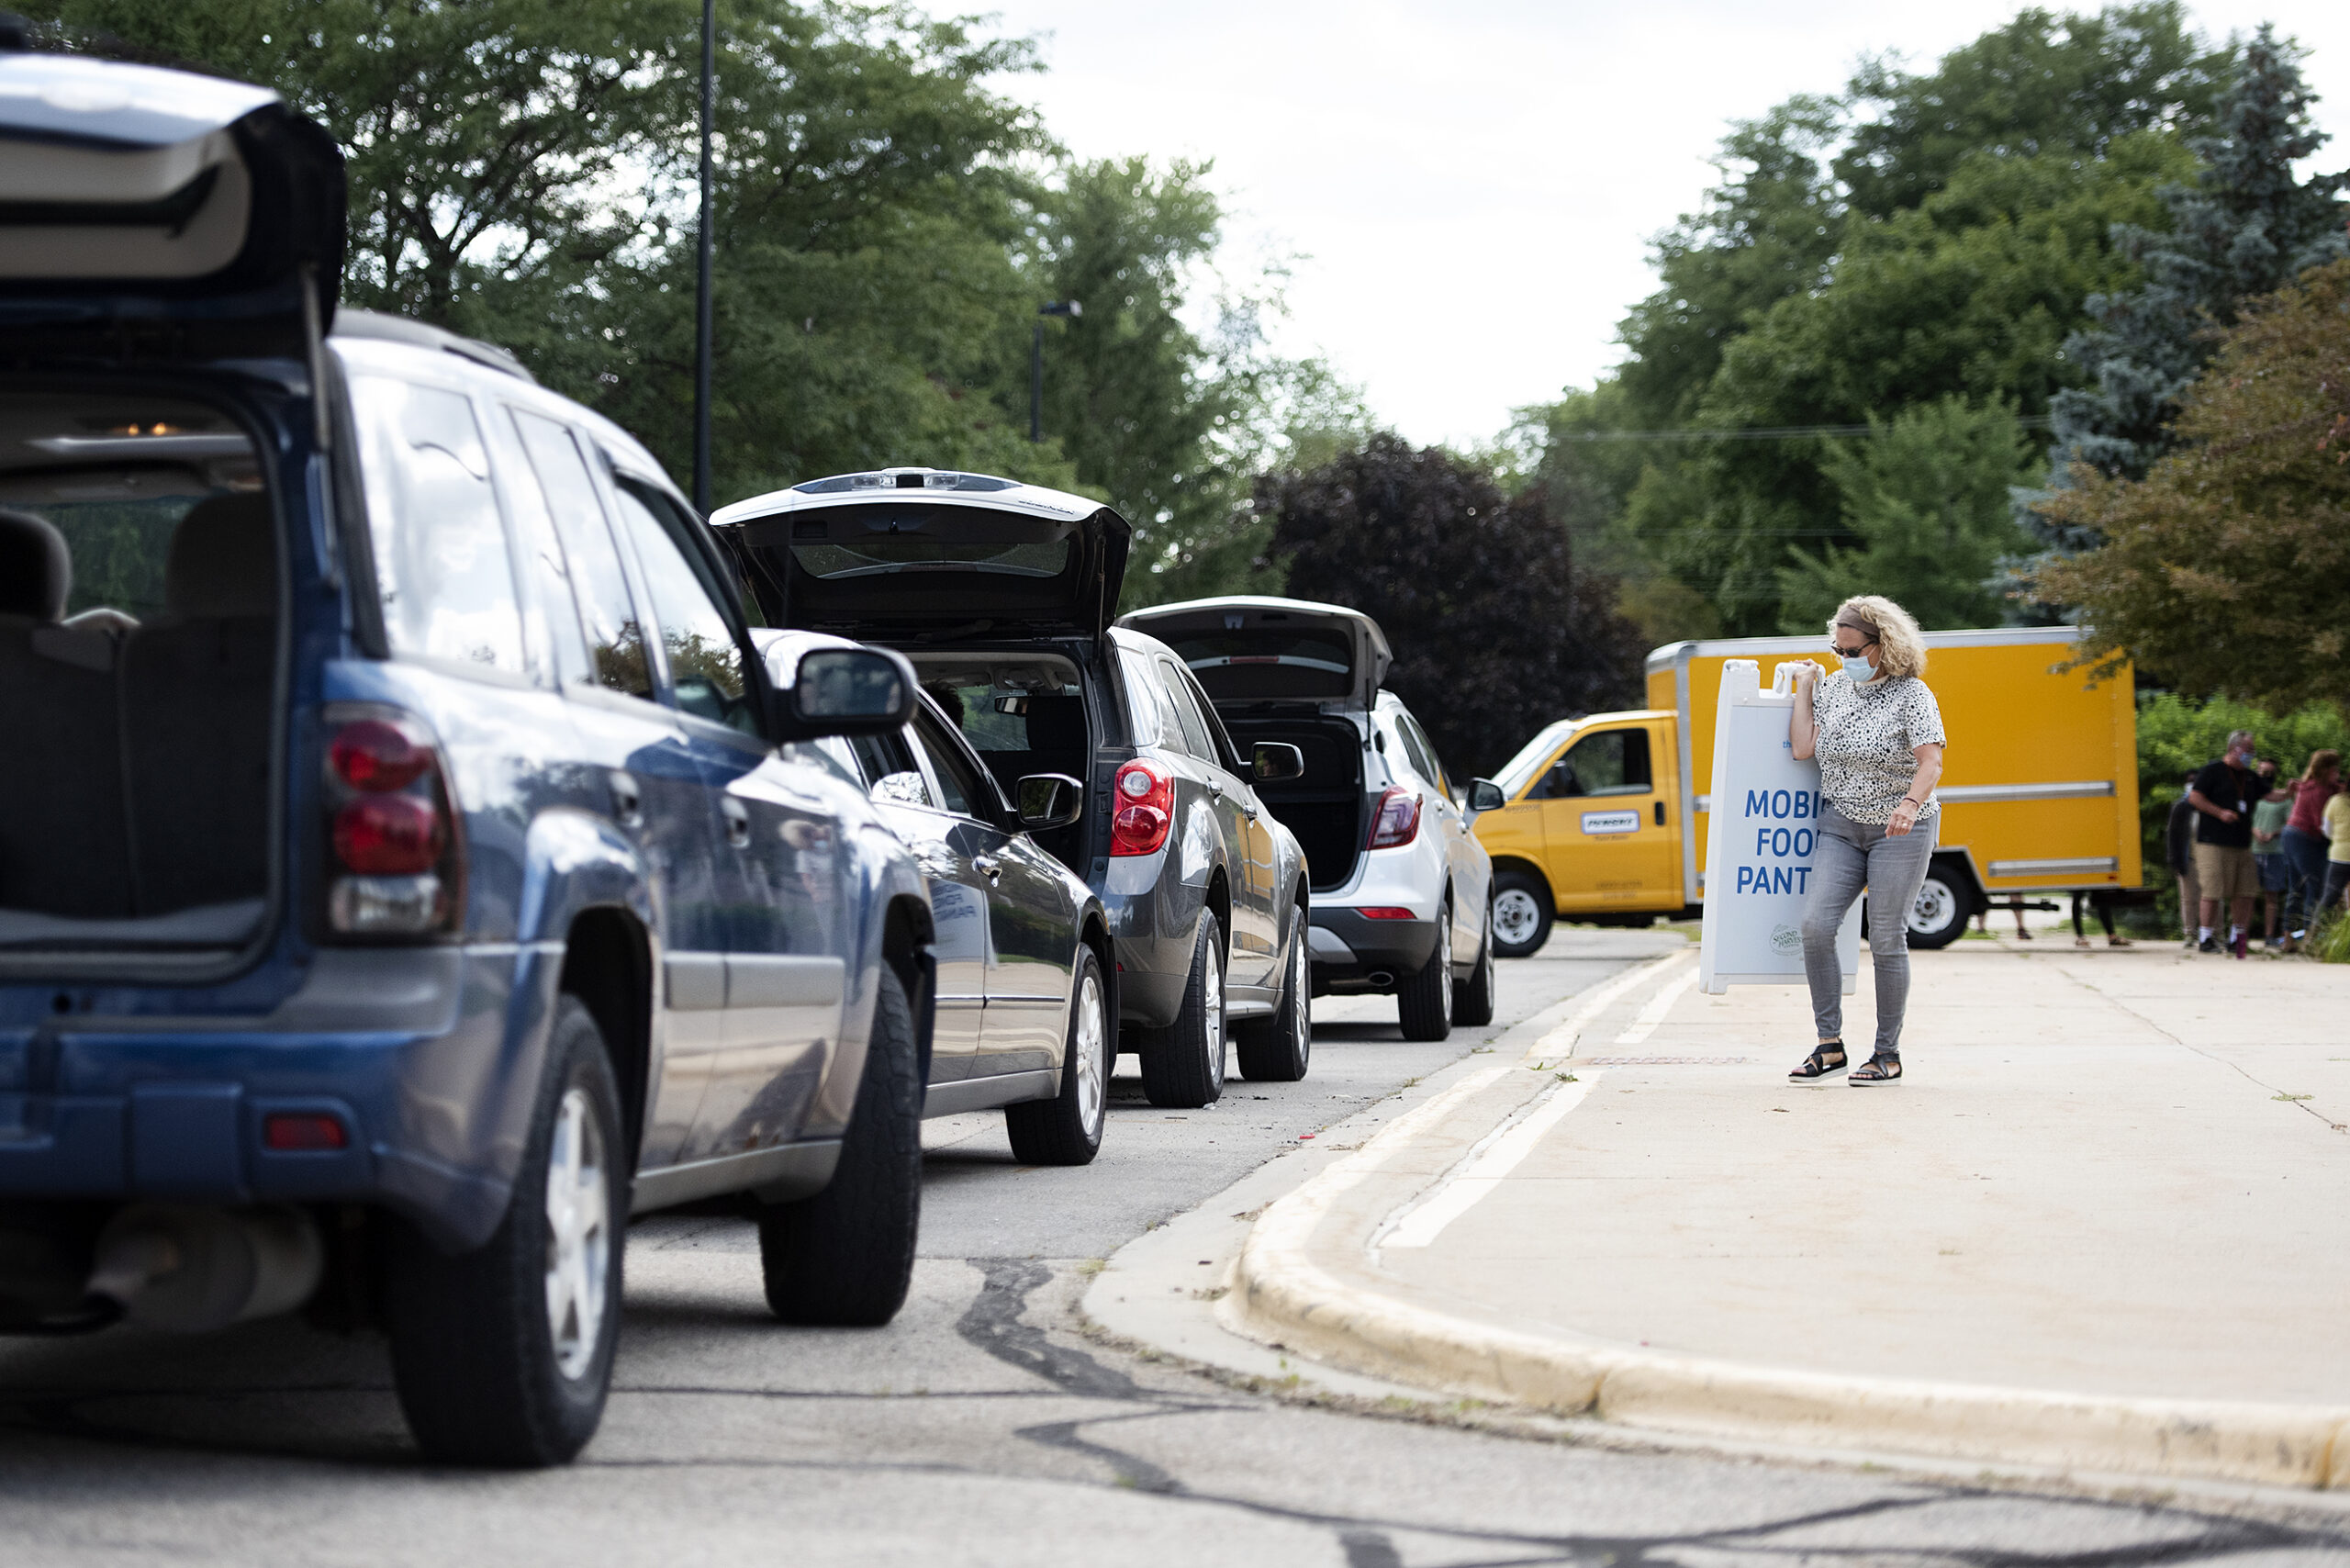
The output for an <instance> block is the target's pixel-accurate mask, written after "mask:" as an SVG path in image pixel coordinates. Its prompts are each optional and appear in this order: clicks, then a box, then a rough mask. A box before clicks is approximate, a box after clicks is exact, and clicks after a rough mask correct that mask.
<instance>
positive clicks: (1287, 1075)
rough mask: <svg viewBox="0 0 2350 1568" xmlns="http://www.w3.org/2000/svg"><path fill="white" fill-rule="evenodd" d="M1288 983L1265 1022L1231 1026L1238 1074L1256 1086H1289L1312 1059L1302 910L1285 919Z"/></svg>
mask: <svg viewBox="0 0 2350 1568" xmlns="http://www.w3.org/2000/svg"><path fill="white" fill-rule="evenodd" d="M1289 925H1290V935H1289V980H1288V981H1287V982H1286V983H1285V984H1283V985H1282V987H1281V1004H1280V1005H1279V1006H1278V1007H1277V1008H1276V1009H1275V1010H1274V1012H1273V1015H1272V1016H1271V1017H1270V1018H1251V1019H1249V1020H1248V1022H1247V1023H1245V1024H1236V1025H1233V1028H1232V1044H1233V1048H1234V1051H1235V1053H1236V1054H1237V1056H1238V1058H1240V1076H1241V1077H1243V1078H1246V1079H1248V1080H1249V1081H1252V1082H1256V1083H1295V1082H1297V1081H1299V1080H1300V1079H1303V1078H1304V1076H1305V1070H1306V1066H1307V1064H1308V1063H1309V1062H1310V1061H1311V1060H1312V1059H1313V1055H1314V977H1313V974H1312V972H1311V969H1310V968H1309V960H1308V958H1307V955H1306V946H1307V944H1306V921H1305V906H1304V904H1300V905H1298V906H1297V908H1296V909H1295V910H1293V911H1292V913H1291V914H1290V917H1289Z"/></svg>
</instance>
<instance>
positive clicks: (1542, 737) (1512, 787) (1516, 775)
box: [1494, 719, 1575, 800]
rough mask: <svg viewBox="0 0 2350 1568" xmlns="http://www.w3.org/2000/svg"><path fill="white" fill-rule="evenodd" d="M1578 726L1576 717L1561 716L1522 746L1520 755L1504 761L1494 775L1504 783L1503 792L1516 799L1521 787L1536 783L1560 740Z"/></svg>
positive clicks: (1500, 782)
mask: <svg viewBox="0 0 2350 1568" xmlns="http://www.w3.org/2000/svg"><path fill="white" fill-rule="evenodd" d="M1574 727H1575V722H1574V721H1573V720H1572V719H1561V720H1560V721H1559V722H1556V723H1554V724H1548V725H1545V726H1544V727H1543V728H1542V729H1541V731H1540V732H1539V733H1538V734H1536V735H1535V737H1534V738H1533V739H1532V740H1530V741H1528V742H1527V743H1526V744H1525V745H1522V746H1520V747H1519V748H1518V752H1517V755H1516V756H1513V757H1511V758H1510V759H1509V760H1508V761H1507V762H1505V763H1503V764H1502V767H1501V771H1500V772H1498V773H1496V774H1494V783H1496V784H1498V785H1500V786H1501V787H1502V793H1503V794H1505V795H1506V796H1508V797H1509V798H1511V799H1512V800H1516V798H1517V793H1518V791H1519V790H1523V789H1525V788H1526V787H1527V785H1528V784H1530V783H1532V782H1533V781H1534V776H1535V774H1537V773H1539V772H1540V771H1541V768H1542V765H1543V764H1544V763H1546V762H1548V761H1550V757H1551V755H1552V754H1553V753H1555V752H1556V751H1557V750H1558V749H1559V745H1560V743H1561V742H1562V741H1564V740H1565V739H1566V738H1567V736H1569V735H1570V734H1573V733H1574Z"/></svg>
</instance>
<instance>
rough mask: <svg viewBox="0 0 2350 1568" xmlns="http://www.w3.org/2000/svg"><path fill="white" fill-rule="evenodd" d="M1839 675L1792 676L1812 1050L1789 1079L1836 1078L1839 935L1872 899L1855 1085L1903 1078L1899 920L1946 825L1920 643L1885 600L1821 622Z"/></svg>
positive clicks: (1904, 999)
mask: <svg viewBox="0 0 2350 1568" xmlns="http://www.w3.org/2000/svg"><path fill="white" fill-rule="evenodd" d="M1828 635H1829V645H1830V648H1831V649H1832V650H1833V652H1834V653H1835V655H1836V657H1837V660H1838V662H1839V663H1840V664H1841V666H1842V667H1841V668H1840V669H1839V670H1837V671H1836V672H1835V673H1833V674H1831V675H1830V676H1828V677H1827V678H1824V679H1822V678H1819V666H1817V665H1814V664H1810V663H1805V664H1802V665H1799V666H1796V705H1795V712H1794V714H1793V715H1792V716H1791V717H1790V718H1789V720H1788V722H1787V741H1788V744H1789V745H1790V746H1791V747H1792V748H1793V749H1794V752H1795V755H1796V758H1797V759H1798V760H1801V759H1804V758H1808V757H1815V756H1816V757H1818V760H1819V792H1820V794H1821V795H1822V796H1823V797H1825V799H1826V804H1825V805H1824V806H1823V807H1822V808H1821V812H1820V819H1819V848H1818V854H1817V855H1816V856H1815V857H1814V858H1813V860H1812V866H1811V892H1810V896H1809V898H1808V899H1807V901H1806V902H1805V904H1804V912H1803V968H1804V976H1805V978H1806V979H1807V980H1809V981H1810V982H1811V1009H1812V1012H1813V1014H1815V1018H1816V1022H1817V1023H1818V1028H1819V1047H1818V1049H1817V1050H1815V1051H1813V1052H1812V1053H1811V1055H1810V1056H1808V1057H1807V1058H1804V1062H1803V1065H1802V1066H1800V1067H1798V1068H1796V1070H1794V1071H1793V1072H1791V1073H1789V1074H1787V1076H1788V1077H1789V1078H1797V1079H1802V1078H1819V1077H1822V1076H1824V1075H1825V1074H1828V1073H1830V1072H1834V1071H1837V1070H1840V1069H1841V1068H1842V1067H1843V1066H1844V1065H1845V1062H1846V1060H1847V1058H1846V1056H1845V1053H1844V1035H1843V1029H1844V998H1843V990H1844V974H1843V967H1842V965H1841V964H1840V963H1839V962H1838V959H1837V953H1836V933H1837V930H1838V928H1839V927H1841V925H1842V924H1844V915H1845V913H1846V912H1848V911H1849V910H1851V908H1852V901H1853V900H1854V899H1856V898H1858V897H1859V896H1860V893H1861V890H1862V888H1863V887H1866V888H1867V889H1868V894H1869V953H1870V957H1871V958H1872V959H1873V960H1874V966H1875V969H1876V1044H1875V1047H1874V1049H1873V1051H1872V1052H1871V1054H1870V1056H1869V1059H1868V1062H1867V1064H1866V1065H1864V1066H1862V1067H1857V1068H1854V1069H1853V1070H1852V1076H1851V1078H1849V1079H1848V1080H1847V1081H1848V1082H1851V1083H1890V1082H1892V1081H1894V1080H1896V1079H1897V1078H1899V1077H1900V1076H1901V1016H1902V1014H1903V1013H1904V1012H1905V1011H1906V1010H1907V1009H1908V1003H1909V911H1910V907H1911V906H1912V905H1913V904H1915V903H1916V902H1918V889H1919V886H1920V885H1921V884H1923V883H1924V881H1925V879H1926V865H1927V862H1928V861H1929V860H1930V859H1931V858H1932V857H1933V853H1934V843H1935V834H1936V832H1937V830H1938V829H1939V827H1940V826H1941V823H1942V805H1941V803H1940V802H1939V801H1936V800H1935V799H1934V784H1935V782H1936V780H1938V779H1940V778H1942V745H1943V743H1944V736H1943V734H1942V709H1941V707H1940V706H1939V705H1938V704H1937V703H1936V702H1935V701H1934V694H1933V693H1932V692H1931V691H1930V690H1928V689H1926V683H1925V681H1924V680H1923V679H1922V678H1921V677H1923V676H1924V674H1925V673H1926V644H1925V640H1924V639H1923V638H1922V637H1921V636H1919V632H1918V623H1917V622H1915V621H1913V620H1911V619H1910V618H1909V614H1908V611H1907V610H1903V609H1902V608H1901V607H1900V606H1899V605H1897V604H1896V603H1894V602H1893V601H1892V600H1891V599H1880V598H1878V597H1876V596H1875V595H1874V594H1871V595H1865V596H1863V597H1861V598H1858V599H1846V600H1845V601H1844V602H1843V603H1842V604H1841V605H1839V606H1838V607H1837V610H1836V615H1835V618H1834V619H1833V620H1831V621H1830V622H1829V623H1828Z"/></svg>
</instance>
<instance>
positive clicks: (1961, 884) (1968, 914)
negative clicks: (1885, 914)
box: [1909, 865, 1975, 949]
mask: <svg viewBox="0 0 2350 1568" xmlns="http://www.w3.org/2000/svg"><path fill="white" fill-rule="evenodd" d="M1974 918H1975V890H1974V889H1973V888H1971V887H1969V886H1967V884H1966V881H1965V879H1964V878H1962V877H1960V876H1958V875H1957V874H1956V873H1954V872H1953V871H1952V870H1951V868H1949V867H1947V866H1939V865H1930V866H1928V867H1927V868H1926V879H1925V881H1924V882H1922V883H1920V884H1919V888H1918V902H1916V903H1914V904H1911V905H1910V906H1909V946H1912V947H1921V948H1927V949H1931V948H1935V947H1947V946H1950V945H1951V944H1952V943H1953V942H1955V941H1957V940H1958V939H1959V938H1960V937H1961V936H1963V935H1965V934H1966V923H1967V922H1968V921H1970V920H1972V919H1974Z"/></svg>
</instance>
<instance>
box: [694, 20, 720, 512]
mask: <svg viewBox="0 0 2350 1568" xmlns="http://www.w3.org/2000/svg"><path fill="white" fill-rule="evenodd" d="M717 11H718V0H701V227H700V230H699V232H698V233H697V234H696V235H695V237H694V249H695V251H696V252H697V254H696V256H695V258H694V510H696V511H699V512H700V513H701V514H702V515H704V516H705V517H707V516H708V515H709V514H710V358H711V337H712V332H711V299H710V257H711V231H710V217H711V206H712V205H713V204H712V201H711V189H710V136H711V118H712V100H713V98H714V97H715V95H716V94H715V79H716V77H717V74H718V40H717V32H718V27H717V22H718V16H717Z"/></svg>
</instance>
